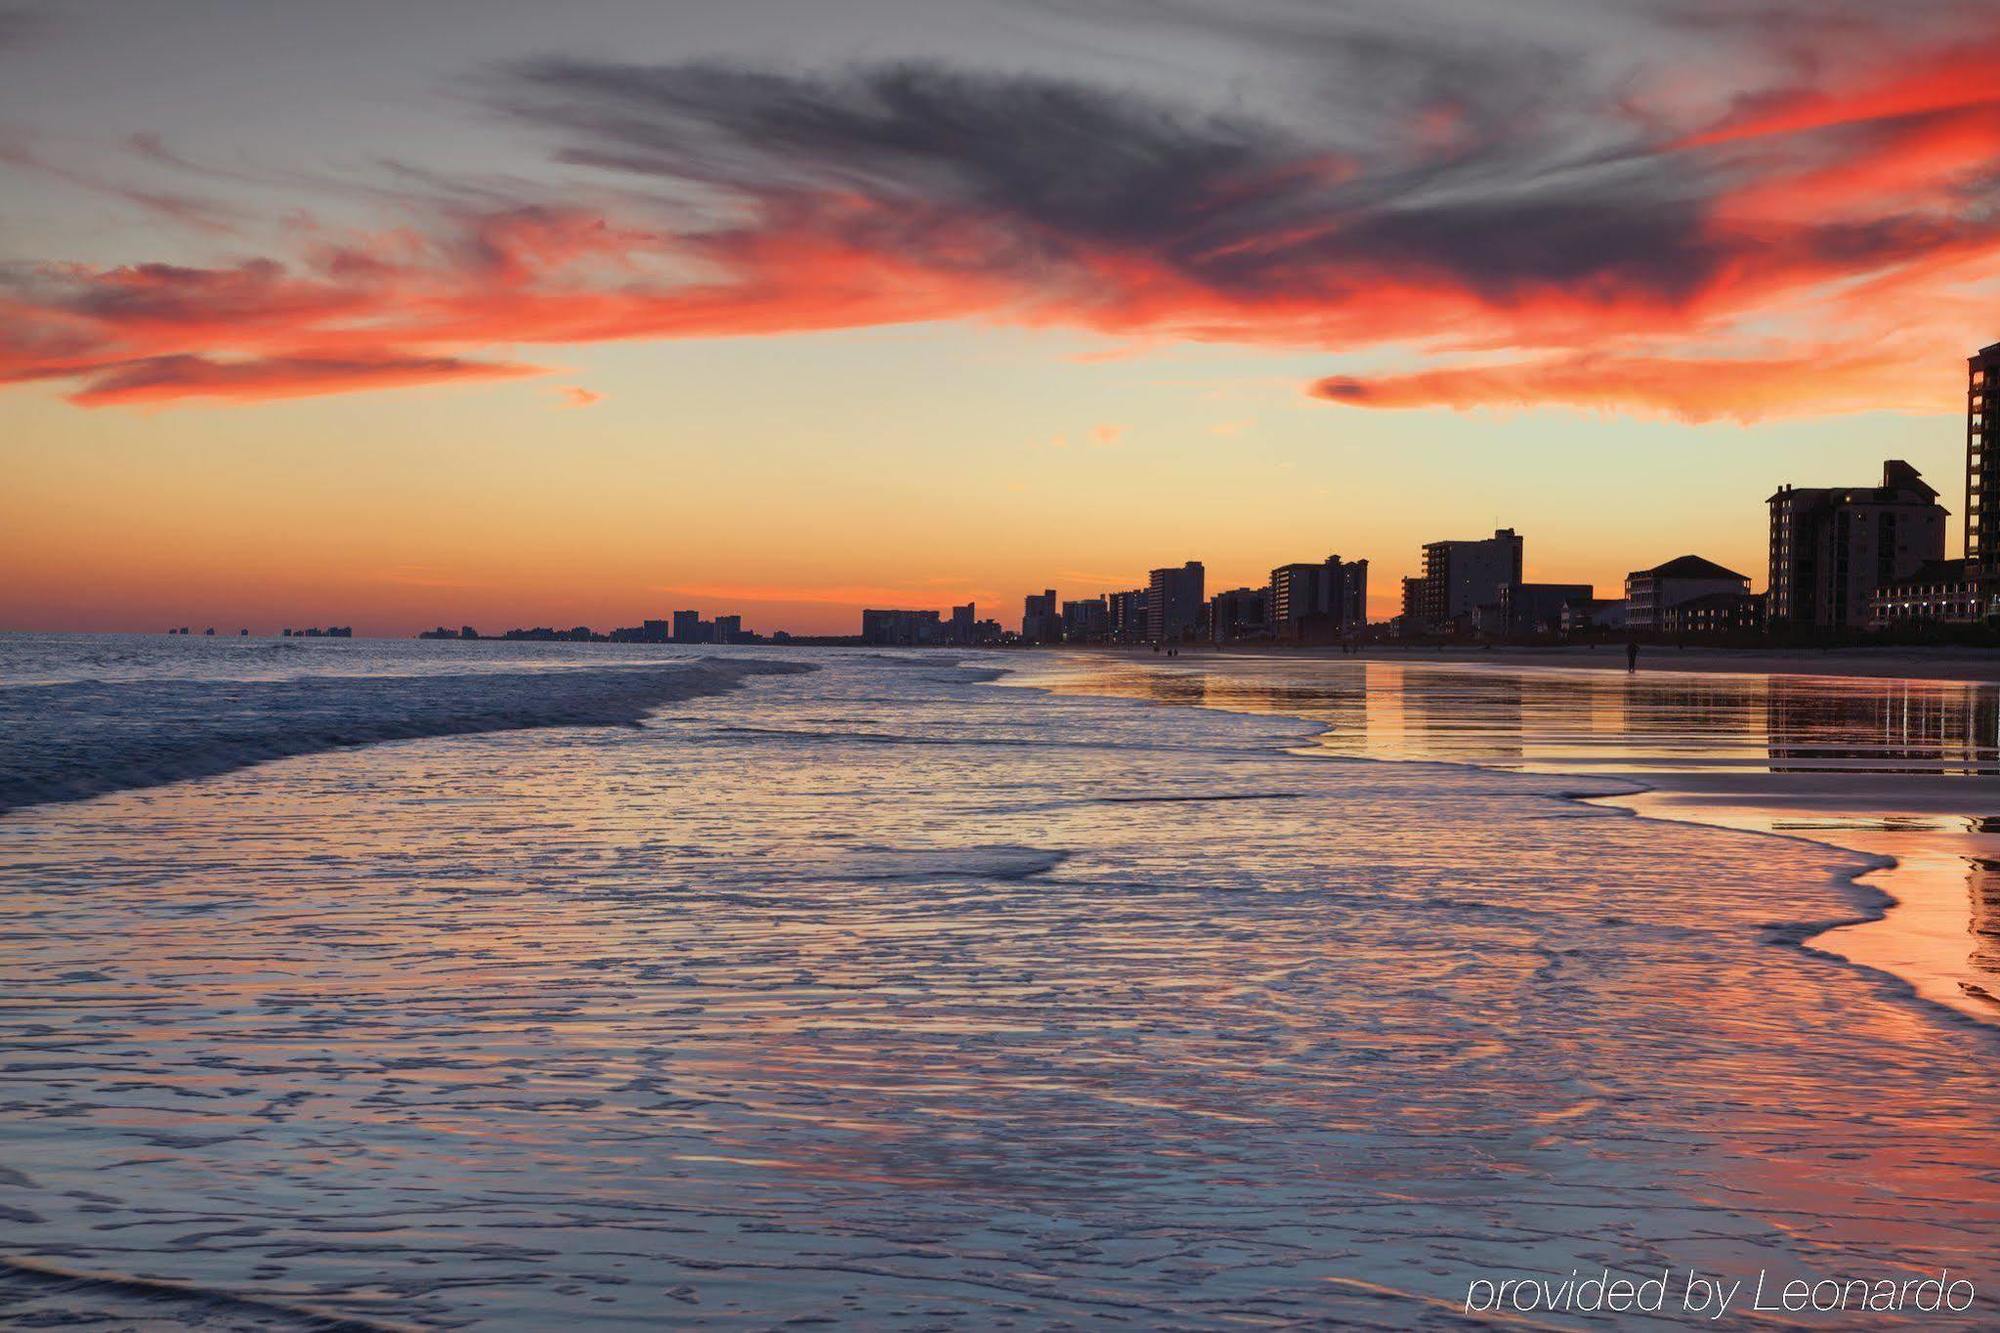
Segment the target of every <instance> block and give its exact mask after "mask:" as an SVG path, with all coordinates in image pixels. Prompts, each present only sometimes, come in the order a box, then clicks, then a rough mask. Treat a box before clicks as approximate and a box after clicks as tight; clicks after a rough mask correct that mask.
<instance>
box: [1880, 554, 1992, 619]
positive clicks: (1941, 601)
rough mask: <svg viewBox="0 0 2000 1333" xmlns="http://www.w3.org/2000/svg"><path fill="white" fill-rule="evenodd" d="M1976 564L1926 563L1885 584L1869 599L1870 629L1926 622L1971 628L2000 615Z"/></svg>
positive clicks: (1988, 584)
mask: <svg viewBox="0 0 2000 1333" xmlns="http://www.w3.org/2000/svg"><path fill="white" fill-rule="evenodd" d="M1992 587H1993V582H1992V580H1990V579H1988V578H1986V577H1984V576H1983V575H1982V574H1981V573H1980V570H1979V565H1978V563H1977V562H1976V561H1973V560H1970V559H1967V560H1926V561H1925V562H1924V563H1923V564H1922V565H1921V566H1919V567H1918V569H1917V571H1916V573H1914V574H1911V575H1910V576H1909V577H1907V578H1901V579H1897V580H1896V581H1895V582H1893V583H1885V584H1883V585H1882V586H1881V587H1879V588H1877V589H1876V590H1875V595H1874V596H1873V597H1871V598H1869V599H1868V626H1869V628H1870V629H1895V628H1897V627H1899V626H1904V625H1913V624H1918V623H1920V622H1923V621H1933V622H1942V623H1944V624H1955V625H1970V624H1974V623H1976V622H1978V621H1983V620H1988V619H1992V618H1994V617H1995V616H1996V615H2000V604H1996V602H1995V598H1994V596H1993V593H1992V592H1991V589H1992Z"/></svg>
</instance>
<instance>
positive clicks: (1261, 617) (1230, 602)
mask: <svg viewBox="0 0 2000 1333" xmlns="http://www.w3.org/2000/svg"><path fill="white" fill-rule="evenodd" d="M1270 595H1271V594H1270V590H1269V589H1268V588H1231V589H1230V590H1229V591H1228V592H1219V593H1217V594H1215V596H1213V597H1211V598H1209V601H1208V637H1209V638H1211V639H1213V640H1214V641H1215V642H1217V643H1234V642H1236V641H1237V640H1239V639H1253V638H1258V637H1261V636H1262V635H1264V634H1267V633H1269V632H1270V625H1269V623H1268V621H1269V612H1268V608H1269V603H1270Z"/></svg>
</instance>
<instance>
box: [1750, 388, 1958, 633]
mask: <svg viewBox="0 0 2000 1333" xmlns="http://www.w3.org/2000/svg"><path fill="white" fill-rule="evenodd" d="M1975 401H1976V400H1975ZM1974 419H1979V418H1978V417H1977V416H1975V418H1974ZM1769 504H1770V507H1771V583H1770V589H1769V593H1768V595H1767V603H1766V606H1765V612H1766V615H1767V617H1768V619H1769V620H1770V621H1771V623H1772V624H1773V625H1785V626H1789V627H1791V628H1793V629H1807V628H1811V629H1824V630H1839V629H1864V628H1866V627H1867V625H1868V621H1869V616H1870V599H1872V598H1873V597H1874V595H1875V593H1876V590H1877V589H1879V588H1880V587H1881V586H1882V585H1883V584H1888V583H1896V582H1898V581H1900V580H1902V579H1906V578H1909V577H1910V576H1911V575H1913V574H1915V573H1916V572H1917V571H1918V570H1919V569H1921V568H1922V567H1923V566H1924V564H1925V562H1927V561H1934V560H1942V559H1943V558H1944V524H1945V508H1944V506H1943V505H1941V504H1939V503H1938V502H1937V491H1935V490H1934V489H1932V488H1931V487H1930V486H1929V485H1928V484H1926V483H1925V481H1924V479H1923V478H1922V477H1921V476H1919V475H1918V474H1917V470H1916V469H1915V468H1913V467H1911V466H1910V465H1909V464H1908V463H1905V462H1903V461H1901V460H1900V459H1890V460H1889V461H1888V462H1886V463H1884V464H1882V484H1881V485H1879V486H1835V487H1805V486H1789V485H1787V486H1782V487H1780V488H1779V489H1778V490H1777V491H1776V492H1775V493H1774V494H1773V495H1772V496H1771V498H1770V501H1769ZM1966 531H1967V539H1966V540H1967V542H1968V543H1970V542H1971V541H1972V540H1974V532H1975V527H1974V520H1973V519H1972V518H1970V517H1968V518H1967V520H1966ZM1967 550H1968V554H1969V553H1970V546H1969V545H1968V548H1967Z"/></svg>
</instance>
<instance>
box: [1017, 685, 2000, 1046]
mask: <svg viewBox="0 0 2000 1333" xmlns="http://www.w3.org/2000/svg"><path fill="white" fill-rule="evenodd" d="M1022 683H1028V684H1036V685H1040V686H1043V687H1045V688H1052V689H1055V690H1057V691H1059V692H1068V693H1077V694H1097V695H1113V696H1119V697H1127V698H1139V699H1148V700H1152V701H1155V702H1159V703H1167V704H1178V705H1197V706H1201V707H1208V708H1218V709H1224V710H1228V711H1234V712H1251V713H1272V714H1283V715H1287V716H1294V717H1302V718H1306V719H1308V720H1310V721H1313V722H1317V723H1321V724H1323V725H1324V726H1325V727H1326V730H1325V731H1324V732H1323V733H1322V734H1321V735H1319V736H1318V737H1316V738H1315V741H1314V745H1315V747H1316V748H1317V749H1319V750H1321V751H1324V752H1331V753H1333V754H1338V755H1341V756H1344V757H1350V758H1360V759H1382V760H1404V761H1408V760H1427V761H1442V762H1449V763H1462V764H1477V765H1480V766H1483V767H1492V768H1508V769H1517V770H1522V771H1527V772H1543V773H1576V774H1601V775H1607V776H1618V777H1629V778H1631V779H1633V780H1635V781H1638V782H1642V783H1644V784H1645V785H1646V786H1648V787H1650V788H1652V790H1650V791H1648V792H1645V793H1643V794H1641V795H1637V796H1620V797H1615V798H1609V799H1611V800H1612V802H1613V803H1615V804H1617V805H1620V806H1622V807H1624V808H1627V809H1631V810H1633V811H1635V812H1636V813H1639V814H1642V815H1646V816H1648V817H1653V818H1664V819H1682V820H1691V821H1694V822H1698V823H1708V824H1718V825H1722V826H1725V827H1730V828H1740V829H1749V830H1754V831H1758V832H1765V833H1777V834H1784V835H1789V836H1795V837H1803V838H1809V839H1813V840H1815V841H1820V842H1827V843H1832V844H1835V845H1837V846H1841V847H1847V848H1851V849H1853V850H1856V851H1861V852H1866V853H1869V854H1872V855H1875V856H1879V857H1883V858H1892V859H1893V860H1894V863H1895V864H1894V865H1893V866H1892V867H1886V868H1884V869H1882V870H1880V871H1877V872H1875V873H1874V874H1872V875H1870V876H1869V877H1868V883H1869V884H1871V885H1873V886H1874V887H1877V888H1880V889H1881V890H1882V891H1883V892H1885V893H1886V894H1888V895H1889V896H1890V897H1891V898H1893V899H1894V900H1895V903H1894V905H1893V907H1891V908H1890V910H1889V911H1888V913H1887V915H1886V916H1884V917H1883V918H1881V919H1880V920H1870V921H1866V922H1858V923H1856V924H1853V925H1849V926H1841V927H1838V928H1835V929H1833V930H1830V931H1827V932H1825V933H1824V934H1822V935H1820V936H1818V937H1817V938H1816V939H1815V940H1814V941H1813V943H1814V945H1815V947H1819V948H1824V949H1827V950H1829V951H1831V952H1834V953H1837V954H1839V955H1840V956H1842V957H1845V958H1848V959H1850V960H1852V961H1854V962H1858V963H1862V964H1865V965H1867V966H1870V967H1875V968H1878V969H1881V970H1883V971H1888V972H1892V973H1894V974H1895V975H1897V976H1900V977H1902V978H1903V979H1904V980H1906V981H1908V982H1909V983H1910V984H1911V985H1912V986H1913V987H1914V988H1915V989H1916V991H1917V992H1918V993H1919V994H1921V995H1923V996H1925V997H1926V998H1928V999H1932V1000H1936V1001H1938V1002H1940V1003H1944V1004H1948V1005H1951V1006H1953V1007H1955V1008H1958V1009H1961V1010H1963V1011H1966V1012H1970V1013H1974V1014H1976V1015H1978V1016H1979V1017H1981V1018H1985V1019H1989V1020H1994V1019H2000V814H1996V813H1995V811H1996V809H2000V798H1996V797H1994V796H1993V795H1991V794H1990V793H1989V789H1988V787H1987V786H1986V784H1985V783H1983V782H1979V781H1976V780H1977V779H1981V778H1990V777H1994V776H2000V689H1996V688H1995V687H1993V686H1991V685H1981V684H1974V683H1969V682H1963V681H1928V680H1894V679H1874V678H1843V677H1822V676H1773V675H1750V674H1744V675H1724V674H1713V673H1704V674H1695V673H1676V672H1671V671H1666V672H1660V671H1642V672H1639V673H1637V674H1627V673H1625V672H1621V671H1600V670H1577V669H1562V668H1519V667H1507V666H1494V665H1487V664H1469V665H1466V666H1455V665H1436V664H1409V665H1405V664H1402V663H1396V662H1380V661H1367V662H1345V661H1333V660H1327V659H1323V658H1314V659H1298V658H1276V657H1274V658H1263V657H1254V656H1248V655H1229V656H1219V657H1208V658H1199V657H1187V658H1177V659H1175V660H1174V661H1173V662H1172V663H1155V662H1152V661H1149V660H1145V659H1136V660H1135V659H1133V658H1129V657H1116V656H1108V655H1096V656H1092V655H1084V654H1072V655H1068V656H1065V657H1064V658H1062V659H1060V660H1056V661H1051V662H1049V663H1047V664H1045V665H1042V666H1038V667H1037V669H1035V670H1033V671H1031V672H1029V673H1026V674H1025V675H1024V676H1023V677H1022ZM1968 779H1973V781H1968ZM1774 908H1775V905H1774Z"/></svg>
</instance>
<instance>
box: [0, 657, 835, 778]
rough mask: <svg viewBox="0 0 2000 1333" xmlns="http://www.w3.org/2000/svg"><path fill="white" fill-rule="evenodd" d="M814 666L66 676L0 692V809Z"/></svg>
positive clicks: (581, 714) (578, 714)
mask: <svg viewBox="0 0 2000 1333" xmlns="http://www.w3.org/2000/svg"><path fill="white" fill-rule="evenodd" d="M813 669H814V668H813V667H812V666H810V665H808V664H805V663H799V662H775V661H769V660H764V659H756V658H750V659H739V660H729V661H714V660H707V659H696V660H694V661H691V662H689V663H687V664H685V665H676V666H667V667H607V668H599V669H589V670H570V671H521V672H481V673H467V674H454V675H426V676H360V677H338V676H314V677H305V678H301V679H294V680H253V681H229V680H161V681H145V682H132V681H124V682H106V681H74V682H68V683H62V684H49V685H29V686H22V687H17V688H13V689H8V690H6V691H4V692H0V812H5V811H7V810H12V809H17V808H19V807H21V806H27V805H42V804H48V803H51V802H59V801H79V800H84V799H87V798H89V797H92V796H102V795H105V794H107V793H109V792H114V791H126V790H130V789H132V788H136V787H153V786H159V785H161V784H163V783H168V782H180V781H184V780H186V779H189V778H202V777H212V776H215V775H216V774H219V773H227V772H231V771H233V770H235V769H239V768H247V767H249V766H251V765H253V764H261V763H265V762H267V761H269V760H273V759H287V758H291V757H294V756H297V755H304V754H316V753H318V752H320V751H323V750H335V749H342V748H346V747H349V746H356V745H370V744H376V743H379V742H382V741H396V740H411V739H416V738H419V737H425V736H461V735H469V734H473V733H477V732H492V731H518V730H522V729H524V728H529V727H579V726H618V725H634V724H637V723H638V722H639V721H640V720H641V719H642V718H644V717H645V716H646V714H647V713H648V712H649V711H651V710H652V709H654V708H657V707H659V706H660V705H662V704H666V703H673V702H676V701H678V700H682V699H694V698H699V697H701V696H703V695H711V694H719V693H722V692H723V691H725V690H731V689H735V688H737V687H738V686H739V685H740V684H742V682H743V681H744V680H745V679H746V678H748V677H752V676H766V675H789V674H792V673H795V672H801V671H810V670H813Z"/></svg>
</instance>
